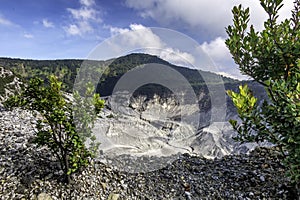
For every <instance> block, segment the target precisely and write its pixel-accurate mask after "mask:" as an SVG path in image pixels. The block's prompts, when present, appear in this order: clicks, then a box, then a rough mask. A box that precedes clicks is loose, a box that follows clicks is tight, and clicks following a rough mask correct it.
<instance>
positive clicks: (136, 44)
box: [107, 24, 195, 64]
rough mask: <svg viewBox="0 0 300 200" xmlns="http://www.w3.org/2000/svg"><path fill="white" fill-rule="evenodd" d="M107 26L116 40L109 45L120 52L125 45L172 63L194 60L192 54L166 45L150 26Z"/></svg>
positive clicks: (131, 49)
mask: <svg viewBox="0 0 300 200" xmlns="http://www.w3.org/2000/svg"><path fill="white" fill-rule="evenodd" d="M107 28H109V29H110V32H111V35H112V36H117V37H116V38H117V40H113V42H112V43H110V47H111V48H112V49H114V50H115V51H116V52H117V51H119V53H122V51H123V50H124V48H125V47H126V49H129V50H130V51H139V52H143V53H149V54H152V55H157V56H159V57H160V58H162V59H164V60H167V61H169V62H171V63H173V64H186V63H191V64H193V63H194V61H195V58H194V57H193V55H191V54H189V53H188V52H183V51H180V50H179V49H177V48H172V47H170V46H168V45H167V44H166V43H165V42H164V41H162V40H161V38H160V37H159V36H158V35H156V34H155V33H153V31H152V30H151V29H150V28H147V27H145V26H143V25H141V24H131V25H130V26H129V28H118V27H107ZM117 53H118V52H117Z"/></svg>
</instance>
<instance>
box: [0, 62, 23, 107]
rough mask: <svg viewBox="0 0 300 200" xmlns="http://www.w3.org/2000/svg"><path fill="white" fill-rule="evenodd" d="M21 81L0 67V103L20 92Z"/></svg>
mask: <svg viewBox="0 0 300 200" xmlns="http://www.w3.org/2000/svg"><path fill="white" fill-rule="evenodd" d="M21 85H22V81H21V80H20V78H19V77H17V76H15V74H14V73H13V72H11V71H10V70H7V69H5V68H4V67H0V102H2V101H4V100H5V99H7V97H8V96H10V95H12V94H15V93H17V92H18V91H20V89H21Z"/></svg>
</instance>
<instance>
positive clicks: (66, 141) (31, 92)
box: [5, 76, 104, 183]
mask: <svg viewBox="0 0 300 200" xmlns="http://www.w3.org/2000/svg"><path fill="white" fill-rule="evenodd" d="M61 87H62V83H61V82H59V81H58V79H57V78H56V77H55V76H49V83H48V84H47V83H46V82H44V81H43V80H42V79H40V78H33V79H31V80H30V81H29V83H28V85H27V86H25V88H24V90H23V91H22V92H21V94H19V95H15V96H12V97H10V98H9V99H8V100H7V101H6V102H5V106H6V107H9V108H12V107H16V106H18V107H21V108H24V109H28V110H31V111H37V112H38V113H39V114H40V115H41V116H42V119H40V120H38V123H37V126H36V127H37V130H38V131H37V133H36V138H35V140H34V142H35V143H36V144H38V145H39V146H47V147H48V148H49V149H50V151H51V153H52V154H53V155H54V156H55V157H56V158H57V159H58V161H59V162H60V165H61V169H62V170H63V172H64V175H65V180H66V182H67V183H70V175H71V174H72V173H74V172H76V171H78V170H79V169H80V168H81V167H84V166H86V165H88V164H89V158H90V157H93V156H94V153H95V147H96V146H95V145H94V146H92V147H93V149H92V150H93V151H92V150H90V149H88V148H87V147H86V146H85V144H84V142H85V140H86V138H87V137H91V128H92V126H91V123H92V122H93V120H94V119H95V117H96V115H95V114H94V115H91V116H88V115H86V114H87V112H85V111H84V110H83V109H81V112H82V114H83V115H81V116H80V117H81V118H80V119H81V120H77V121H75V120H74V112H73V110H74V109H73V108H84V107H85V108H87V109H89V107H91V106H95V105H96V111H97V112H99V111H100V110H101V108H102V107H103V105H104V102H103V100H100V98H99V95H93V96H91V95H90V97H92V99H91V98H82V97H80V96H79V95H78V94H77V95H74V102H75V106H74V105H72V102H71V101H67V100H66V99H65V97H64V94H63V92H62V91H61ZM87 91H88V92H87V93H89V94H90V93H91V91H93V90H92V89H90V88H89V89H88V90H87ZM75 110H76V109H75ZM92 111H94V109H92ZM84 132H86V133H87V134H85V135H84V134H83V133H84ZM92 138H94V137H92Z"/></svg>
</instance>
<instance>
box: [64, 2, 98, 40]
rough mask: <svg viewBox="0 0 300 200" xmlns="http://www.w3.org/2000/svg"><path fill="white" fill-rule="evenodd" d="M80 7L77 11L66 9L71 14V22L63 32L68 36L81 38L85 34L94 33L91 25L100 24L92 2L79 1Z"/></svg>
mask: <svg viewBox="0 0 300 200" xmlns="http://www.w3.org/2000/svg"><path fill="white" fill-rule="evenodd" d="M80 4H81V7H80V8H78V9H74V8H67V11H68V12H69V13H70V14H71V18H72V19H73V22H72V23H70V24H69V25H67V26H65V27H64V30H65V31H66V32H67V33H68V34H69V35H79V36H83V35H84V34H86V33H92V32H94V28H93V23H101V22H102V19H101V18H100V17H99V11H97V10H96V9H95V8H94V6H95V1H94V0H80Z"/></svg>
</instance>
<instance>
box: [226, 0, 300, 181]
mask: <svg viewBox="0 0 300 200" xmlns="http://www.w3.org/2000/svg"><path fill="white" fill-rule="evenodd" d="M260 3H261V5H262V7H263V8H264V10H265V12H266V13H267V14H268V16H269V18H268V20H267V21H266V22H265V23H264V30H262V31H260V32H258V31H255V29H254V27H253V26H250V27H249V26H248V23H249V17H250V15H249V8H247V9H244V8H242V6H241V5H239V6H235V7H234V8H233V10H232V12H233V17H234V18H233V25H230V26H228V27H227V29H226V31H227V34H228V36H229V38H228V39H227V40H226V45H227V47H228V48H229V50H230V52H231V54H232V56H233V58H234V60H235V62H236V63H237V64H238V65H239V69H240V70H241V72H242V73H243V74H246V75H248V76H250V77H252V78H253V79H254V80H255V81H257V82H259V83H261V84H262V85H264V86H265V89H266V91H267V93H268V96H269V99H268V100H265V101H264V103H263V104H262V105H258V102H257V99H256V98H255V97H253V96H252V92H251V91H250V90H249V89H248V87H247V86H240V92H239V93H235V92H233V91H228V95H229V96H230V97H231V98H232V100H233V103H234V105H235V106H236V108H237V111H238V114H239V117H240V119H241V123H238V122H237V121H234V120H230V123H231V124H232V126H233V128H234V129H235V130H237V132H238V133H239V134H238V136H237V139H238V140H239V141H242V142H249V141H250V142H253V141H255V142H260V141H269V142H272V143H273V144H275V145H277V146H278V147H280V149H281V150H282V154H283V155H284V156H285V160H284V163H285V165H286V167H287V169H288V175H289V176H290V178H291V179H292V180H293V181H294V183H295V184H296V185H298V184H299V180H300V61H299V58H300V40H299V38H300V29H299V21H300V1H299V0H296V1H295V2H294V9H293V11H292V17H291V19H286V20H284V21H282V22H278V20H277V19H278V11H279V10H280V8H281V7H282V5H283V4H282V0H260Z"/></svg>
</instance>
